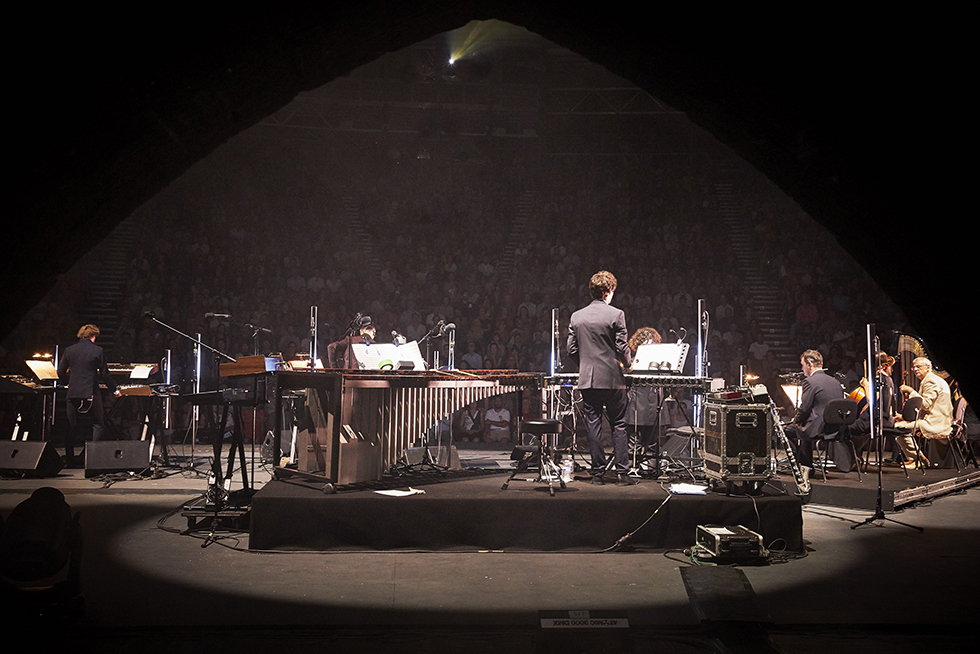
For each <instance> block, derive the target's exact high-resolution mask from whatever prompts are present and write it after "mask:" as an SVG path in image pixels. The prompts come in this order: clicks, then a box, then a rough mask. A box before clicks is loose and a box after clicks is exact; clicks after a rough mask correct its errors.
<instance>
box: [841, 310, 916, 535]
mask: <svg viewBox="0 0 980 654" xmlns="http://www.w3.org/2000/svg"><path fill="white" fill-rule="evenodd" d="M867 337H868V344H867V347H868V352H867V355H868V373H869V375H870V373H871V370H872V369H873V370H874V375H870V376H871V378H872V379H873V381H871V380H870V379H869V382H870V384H871V392H870V393H869V394H868V402H869V404H868V417H869V418H870V419H871V436H872V438H873V439H874V441H875V456H876V457H877V458H878V496H877V498H876V500H875V512H874V515H872V516H870V517H869V518H867V519H866V520H864V521H863V522H859V523H857V524H854V525H851V529H857V528H858V527H860V526H862V525H869V524H871V523H873V522H877V521H878V520H885V521H887V522H894V523H895V524H897V525H902V526H903V527H909V528H910V529H915V530H916V531H918V532H919V533H922V532H923V531H925V529H924V528H923V527H916V526H915V525H910V524H908V523H906V522H899V521H898V520H895V519H893V518H889V517H887V516H886V515H885V512H884V510H883V509H882V508H881V459H882V456H883V452H882V442H883V441H884V440H885V439H884V438H883V435H882V431H881V428H882V423H883V420H882V415H883V411H884V407H882V406H880V404H881V380H880V379H879V375H878V352H879V351H880V344H879V341H878V338H877V337H876V336H875V335H874V325H873V324H868V328H867ZM872 366H873V368H872ZM855 463H856V464H857V465H861V463H860V462H859V461H857V462H855Z"/></svg>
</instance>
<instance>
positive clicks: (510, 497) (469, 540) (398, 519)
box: [249, 476, 803, 552]
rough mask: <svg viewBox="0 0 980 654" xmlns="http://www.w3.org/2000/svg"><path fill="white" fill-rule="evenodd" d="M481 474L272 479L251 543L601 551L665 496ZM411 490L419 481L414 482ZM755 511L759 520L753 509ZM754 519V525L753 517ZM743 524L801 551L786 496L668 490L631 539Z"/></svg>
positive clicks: (674, 539)
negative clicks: (340, 482) (383, 484)
mask: <svg viewBox="0 0 980 654" xmlns="http://www.w3.org/2000/svg"><path fill="white" fill-rule="evenodd" d="M505 478H506V477H505V476H485V477H481V478H478V479H467V480H460V481H453V482H447V483H442V484H434V485H429V486H425V487H424V490H425V494H424V495H414V496H410V497H400V498H396V497H384V496H381V495H378V494H376V493H372V492H369V491H359V492H349V493H345V492H340V493H337V494H336V495H325V494H324V493H322V492H321V491H320V490H318V489H312V488H309V487H304V486H301V485H298V484H293V483H288V482H283V481H273V482H270V483H269V484H266V486H265V487H264V488H262V490H261V491H259V492H258V493H257V494H256V495H255V496H254V497H253V498H252V508H251V522H250V524H251V536H250V539H249V547H250V548H251V549H258V550H275V549H278V550H316V551H323V550H335V549H342V550H347V549H357V550H423V551H479V550H504V551H508V550H509V551H541V552H561V551H598V550H604V549H606V548H609V547H611V546H613V545H614V544H615V543H616V542H617V541H618V540H619V539H620V538H621V537H622V536H624V535H626V534H627V533H629V532H632V531H634V530H636V529H637V528H638V527H640V525H641V524H643V523H644V521H646V520H647V519H648V518H650V516H651V515H652V514H653V513H654V512H655V511H656V510H657V507H659V506H660V505H661V503H663V501H664V499H665V498H666V497H667V493H666V492H665V491H664V490H663V489H661V487H660V486H659V485H658V484H655V483H653V482H645V483H642V484H640V485H638V486H632V487H617V486H614V485H607V486H602V487H596V486H592V485H590V484H587V483H583V482H575V483H571V484H569V485H568V488H567V489H566V490H559V491H557V495H556V497H551V496H550V495H549V494H548V489H547V486H546V485H538V484H529V483H524V482H517V481H514V482H511V485H510V488H509V489H508V490H506V491H502V490H500V485H501V484H502V483H503V480H504V479H505ZM415 487H416V488H418V487H419V486H415ZM756 510H758V517H757V516H756ZM760 520H761V524H760ZM705 524H716V525H743V526H745V527H747V528H749V529H751V530H753V531H756V532H758V533H760V534H761V535H762V536H763V542H764V543H765V544H766V545H769V544H770V543H773V542H777V541H778V542H777V547H778V549H787V550H790V551H801V550H802V547H803V518H802V506H801V503H800V501H799V499H798V498H796V497H794V496H791V495H775V496H761V497H755V498H750V497H746V496H732V497H726V496H724V495H715V494H712V495H708V496H689V495H675V496H673V497H671V499H670V501H668V502H667V504H666V505H664V506H663V508H661V509H660V511H659V513H658V514H657V515H656V516H655V517H654V518H653V519H652V520H650V521H649V523H647V524H646V525H645V526H643V528H642V529H640V530H639V531H638V532H637V534H636V535H635V536H634V537H633V538H632V539H631V540H630V544H631V545H634V546H637V547H642V548H650V549H675V548H676V549H681V548H686V547H690V546H692V545H693V544H694V538H695V532H696V528H697V526H698V525H705Z"/></svg>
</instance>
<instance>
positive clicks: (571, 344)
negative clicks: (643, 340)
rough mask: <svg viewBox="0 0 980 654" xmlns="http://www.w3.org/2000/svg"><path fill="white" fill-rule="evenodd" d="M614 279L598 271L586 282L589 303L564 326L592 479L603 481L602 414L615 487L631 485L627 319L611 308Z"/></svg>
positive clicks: (629, 362)
mask: <svg viewBox="0 0 980 654" xmlns="http://www.w3.org/2000/svg"><path fill="white" fill-rule="evenodd" d="M615 291H616V278H615V277H614V276H613V275H612V273H610V272H607V271H605V270H602V271H600V272H597V273H596V274H595V275H593V276H592V279H591V280H589V293H590V294H591V295H592V303H591V304H589V305H588V306H586V307H583V308H581V309H579V310H578V311H576V312H575V313H573V314H572V318H571V322H570V323H569V326H568V355H569V357H570V358H571V359H572V361H575V362H576V363H578V390H579V392H580V393H581V394H582V407H583V413H584V414H585V423H586V426H587V428H588V437H589V453H590V455H591V463H592V481H593V483H595V484H602V483H603V472H604V470H605V465H606V455H605V451H604V450H603V448H602V438H601V432H602V414H603V412H605V413H606V417H607V419H608V420H609V426H610V428H611V430H612V440H613V456H614V462H615V467H616V473H617V475H618V483H619V484H621V485H632V484H635V483H636V481H635V480H634V479H631V478H630V477H629V453H628V450H627V438H626V407H627V404H628V394H627V390H626V377H625V376H624V374H623V373H624V370H628V369H629V368H630V366H631V365H632V363H633V361H632V359H633V357H632V353H631V352H630V349H629V341H628V339H629V335H628V334H627V332H626V316H625V314H624V313H623V311H622V309H617V308H616V307H614V306H612V305H610V304H609V303H610V302H612V297H613V293H614V292H615Z"/></svg>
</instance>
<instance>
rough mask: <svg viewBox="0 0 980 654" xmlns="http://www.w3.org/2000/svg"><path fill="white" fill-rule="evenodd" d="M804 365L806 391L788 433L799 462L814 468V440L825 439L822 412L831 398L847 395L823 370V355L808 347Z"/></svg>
mask: <svg viewBox="0 0 980 654" xmlns="http://www.w3.org/2000/svg"><path fill="white" fill-rule="evenodd" d="M800 366H801V367H802V368H803V374H804V375H805V377H804V379H803V394H802V395H801V396H800V407H799V409H798V410H797V412H796V416H795V417H794V418H793V423H792V424H790V425H788V426H787V427H786V436H788V437H789V441H790V444H791V445H792V446H793V449H794V454H795V456H796V461H797V462H798V463H799V464H800V465H803V466H807V467H808V468H810V467H813V441H815V440H817V439H820V438H826V437H827V435H826V433H825V429H824V421H823V413H824V409H826V408H827V405H828V404H829V403H830V402H831V400H840V399H843V398H844V387H843V386H841V384H840V382H839V381H837V380H836V379H835V378H834V377H832V376H831V375H829V374H827V371H826V370H824V369H823V355H822V354H820V352H819V351H818V350H807V351H806V352H804V353H803V354H802V355H800Z"/></svg>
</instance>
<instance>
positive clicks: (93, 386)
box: [58, 325, 120, 465]
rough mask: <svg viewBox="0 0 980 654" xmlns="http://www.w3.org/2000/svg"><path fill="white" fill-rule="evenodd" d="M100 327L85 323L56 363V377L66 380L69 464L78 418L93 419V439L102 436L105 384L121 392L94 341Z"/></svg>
mask: <svg viewBox="0 0 980 654" xmlns="http://www.w3.org/2000/svg"><path fill="white" fill-rule="evenodd" d="M98 335H99V328H98V327H96V326H95V325H85V326H83V327H82V328H81V329H79V330H78V342H77V343H75V344H74V345H71V346H69V347H68V349H66V350H65V353H64V354H63V355H62V357H61V361H59V362H58V377H59V379H61V381H63V382H64V381H66V380H67V382H68V435H67V436H66V437H65V458H66V459H67V463H68V465H72V464H76V463H77V462H76V461H75V437H76V436H77V435H78V422H79V417H80V416H82V415H88V416H89V417H90V418H91V419H92V440H93V441H97V440H100V439H101V438H102V434H103V432H104V431H105V410H104V409H103V405H102V390H101V389H100V388H99V382H102V383H104V384H105V385H106V386H107V387H108V388H109V390H110V391H112V392H113V393H114V394H115V395H116V396H117V397H118V396H119V395H120V392H119V389H118V388H117V387H116V382H115V381H113V379H112V377H111V376H110V375H109V365H108V364H107V363H106V360H105V352H104V351H103V350H102V348H101V347H99V346H98V345H96V344H95V338H96V337H97V336H98Z"/></svg>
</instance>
